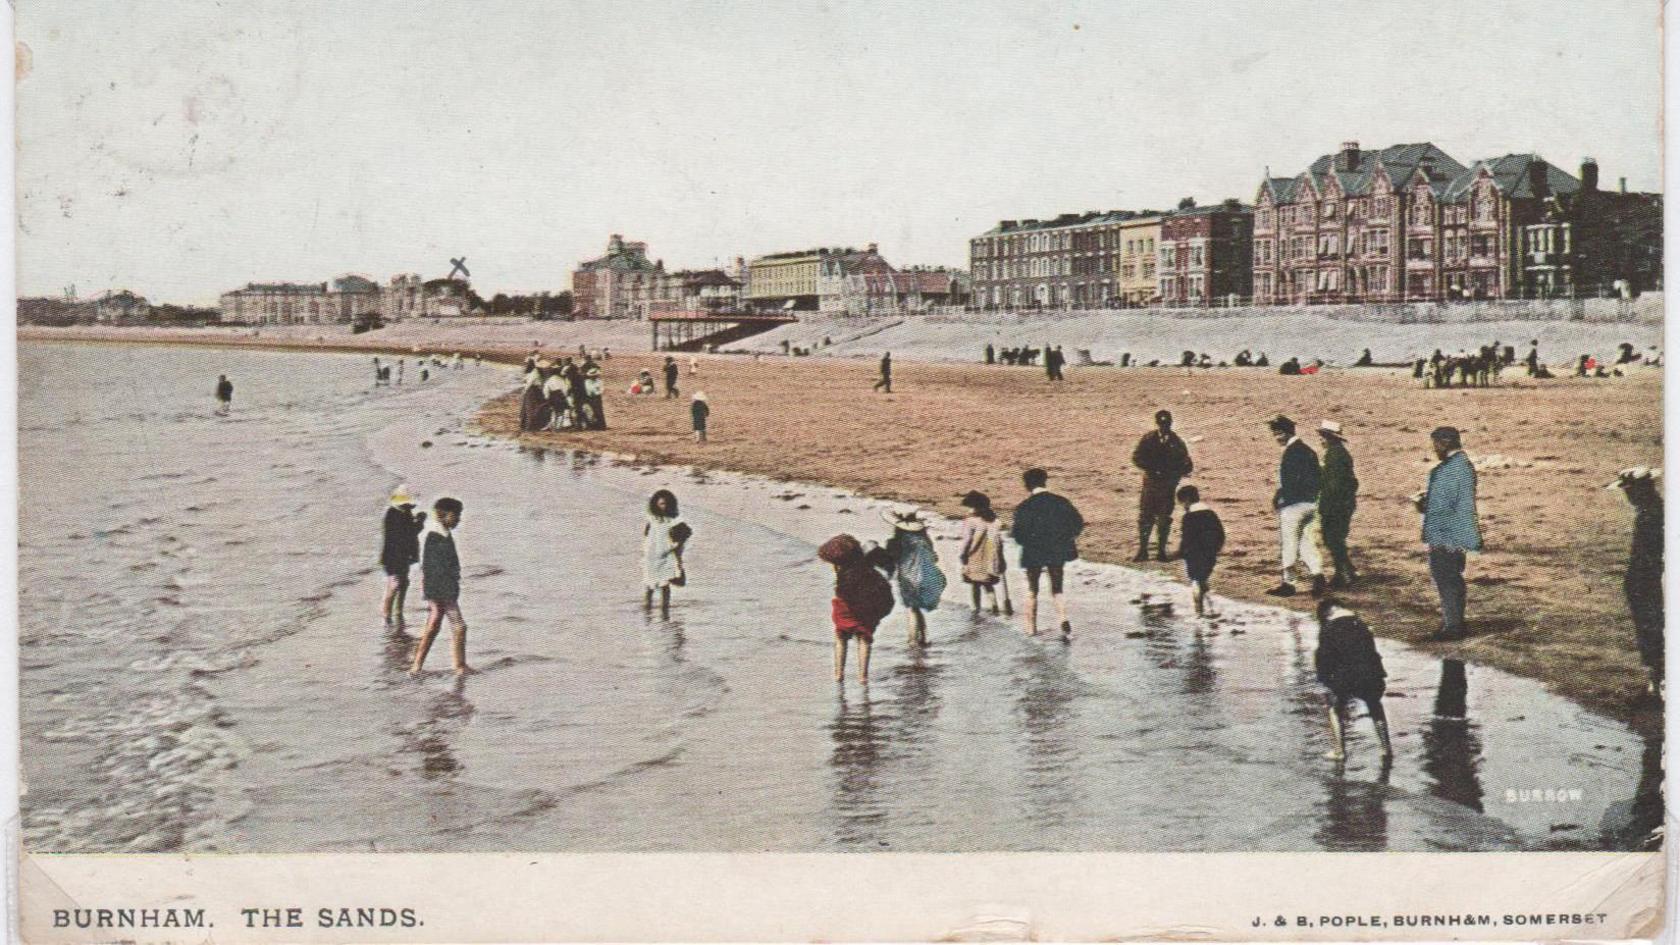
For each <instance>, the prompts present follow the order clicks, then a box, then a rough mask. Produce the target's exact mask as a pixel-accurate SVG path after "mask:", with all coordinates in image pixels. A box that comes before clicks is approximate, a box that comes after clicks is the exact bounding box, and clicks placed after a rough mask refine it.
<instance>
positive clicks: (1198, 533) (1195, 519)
mask: <svg viewBox="0 0 1680 945" xmlns="http://www.w3.org/2000/svg"><path fill="white" fill-rule="evenodd" d="M1224 547H1225V526H1224V525H1223V524H1222V523H1221V522H1220V521H1219V513H1218V512H1215V511H1214V510H1212V509H1194V510H1192V511H1189V512H1186V513H1184V523H1183V524H1182V525H1180V526H1179V539H1178V553H1179V556H1180V557H1182V558H1183V559H1184V560H1185V562H1186V563H1187V564H1188V565H1189V566H1190V567H1191V569H1192V570H1194V571H1198V572H1201V573H1205V572H1206V571H1208V570H1209V569H1211V567H1212V565H1213V562H1214V560H1215V559H1217V558H1218V557H1219V551H1220V549H1221V548H1224Z"/></svg>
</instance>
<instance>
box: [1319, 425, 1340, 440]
mask: <svg viewBox="0 0 1680 945" xmlns="http://www.w3.org/2000/svg"><path fill="white" fill-rule="evenodd" d="M1318 432H1320V433H1322V434H1325V435H1326V436H1333V437H1335V438H1336V439H1338V440H1345V439H1347V437H1346V436H1343V435H1342V425H1341V424H1339V423H1337V422H1336V421H1334V420H1324V421H1321V422H1320V423H1319V425H1318Z"/></svg>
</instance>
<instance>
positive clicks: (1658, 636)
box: [1610, 466, 1664, 699]
mask: <svg viewBox="0 0 1680 945" xmlns="http://www.w3.org/2000/svg"><path fill="white" fill-rule="evenodd" d="M1660 475H1662V470H1660V469H1651V468H1648V467H1645V466H1634V467H1633V468H1631V469H1624V470H1622V471H1621V472H1620V473H1619V474H1617V476H1616V481H1615V482H1612V483H1610V488H1612V489H1620V490H1622V494H1623V495H1624V496H1626V497H1627V500H1628V504H1629V505H1631V506H1633V508H1634V519H1633V547H1632V548H1631V549H1630V550H1629V551H1628V564H1627V573H1626V574H1625V575H1623V577H1622V593H1623V594H1624V595H1625V596H1626V597H1627V605H1628V611H1629V613H1631V614H1632V615H1633V629H1634V635H1635V640H1636V642H1637V643H1638V644H1639V658H1640V660H1641V661H1642V662H1644V664H1645V668H1646V670H1647V671H1648V672H1649V673H1650V674H1651V681H1650V684H1649V687H1648V688H1647V690H1646V692H1647V694H1648V695H1650V696H1653V697H1656V698H1658V699H1660V698H1662V688H1663V649H1664V647H1663V586H1662V582H1663V497H1662V493H1660V492H1658V491H1657V477H1658V476H1660Z"/></svg>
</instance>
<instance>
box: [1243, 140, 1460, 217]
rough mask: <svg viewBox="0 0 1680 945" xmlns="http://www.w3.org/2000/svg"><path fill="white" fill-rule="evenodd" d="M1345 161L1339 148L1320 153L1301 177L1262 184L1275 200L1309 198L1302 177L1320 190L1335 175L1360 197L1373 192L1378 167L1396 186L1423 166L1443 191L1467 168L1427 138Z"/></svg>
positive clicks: (1357, 154)
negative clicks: (1372, 187)
mask: <svg viewBox="0 0 1680 945" xmlns="http://www.w3.org/2000/svg"><path fill="white" fill-rule="evenodd" d="M1344 163H1345V162H1344V160H1343V157H1342V152H1340V151H1332V152H1330V153H1329V154H1321V155H1319V157H1318V159H1317V160H1315V161H1313V162H1312V164H1311V165H1310V166H1309V167H1308V168H1307V170H1306V173H1305V174H1304V175H1301V177H1268V178H1266V180H1265V182H1264V183H1263V184H1262V185H1261V186H1263V187H1266V188H1268V189H1270V190H1271V192H1272V197H1273V199H1274V200H1276V201H1278V202H1280V203H1286V202H1293V201H1296V200H1301V199H1306V195H1305V194H1302V193H1300V184H1301V182H1302V178H1305V179H1306V180H1308V181H1310V182H1311V184H1312V187H1313V189H1314V190H1317V191H1320V192H1322V191H1323V189H1324V188H1325V187H1326V186H1327V185H1328V184H1329V183H1330V181H1331V179H1332V178H1334V180H1335V182H1336V186H1337V187H1339V188H1341V190H1342V192H1343V193H1344V194H1346V195H1347V196H1350V197H1360V196H1364V195H1366V194H1368V193H1370V192H1371V186H1372V184H1374V183H1375V182H1376V180H1377V171H1378V168H1381V169H1383V170H1384V171H1386V172H1387V174H1388V178H1389V180H1390V181H1392V182H1394V185H1395V186H1396V187H1403V186H1405V185H1406V184H1407V183H1409V182H1410V181H1411V180H1412V176H1413V175H1414V174H1415V173H1416V172H1417V171H1418V169H1419V168H1420V167H1421V168H1426V169H1427V172H1428V174H1429V182H1430V187H1431V188H1432V189H1434V191H1435V192H1436V193H1437V194H1440V193H1442V192H1444V191H1445V190H1446V189H1447V187H1448V186H1449V185H1450V184H1451V183H1452V182H1453V181H1454V180H1456V179H1457V177H1458V176H1459V175H1460V174H1463V173H1464V172H1465V170H1466V168H1465V167H1464V165H1462V164H1460V163H1458V161H1456V160H1454V159H1453V157H1452V155H1450V154H1448V153H1446V152H1445V151H1442V150H1441V149H1440V148H1438V147H1436V146H1435V145H1433V144H1431V143H1429V142H1427V141H1423V142H1418V143H1415V144H1395V145H1390V146H1388V147H1386V148H1382V149H1380V150H1362V151H1358V152H1355V161H1354V163H1353V166H1352V167H1345V166H1344Z"/></svg>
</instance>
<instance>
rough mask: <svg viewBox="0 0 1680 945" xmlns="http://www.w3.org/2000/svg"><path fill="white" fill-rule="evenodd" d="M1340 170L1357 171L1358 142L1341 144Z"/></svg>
mask: <svg viewBox="0 0 1680 945" xmlns="http://www.w3.org/2000/svg"><path fill="white" fill-rule="evenodd" d="M1341 165H1342V170H1344V171H1356V170H1358V169H1359V142H1357V141H1343V142H1342V160H1341Z"/></svg>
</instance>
